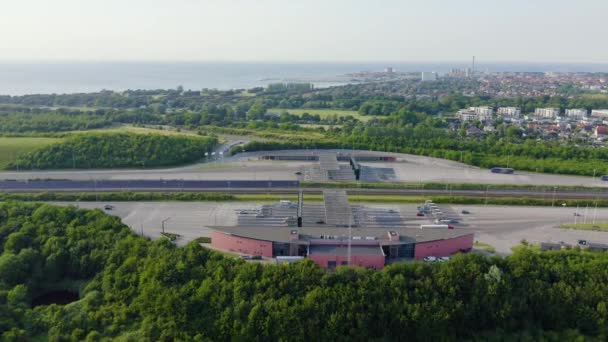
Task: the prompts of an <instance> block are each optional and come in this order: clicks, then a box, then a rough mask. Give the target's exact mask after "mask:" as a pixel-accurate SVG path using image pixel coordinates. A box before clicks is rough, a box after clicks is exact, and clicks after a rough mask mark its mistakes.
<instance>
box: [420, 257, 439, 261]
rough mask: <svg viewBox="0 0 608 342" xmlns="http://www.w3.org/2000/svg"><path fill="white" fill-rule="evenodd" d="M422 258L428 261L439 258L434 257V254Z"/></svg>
mask: <svg viewBox="0 0 608 342" xmlns="http://www.w3.org/2000/svg"><path fill="white" fill-rule="evenodd" d="M422 260H424V261H426V262H435V261H437V258H436V257H434V256H427V257H425V258H424V259H422Z"/></svg>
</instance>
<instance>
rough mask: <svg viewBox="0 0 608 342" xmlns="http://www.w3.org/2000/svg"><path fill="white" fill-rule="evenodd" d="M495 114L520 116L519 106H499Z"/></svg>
mask: <svg viewBox="0 0 608 342" xmlns="http://www.w3.org/2000/svg"><path fill="white" fill-rule="evenodd" d="M497 114H498V115H500V116H505V117H509V118H519V117H521V108H519V107H500V108H498V111H497Z"/></svg>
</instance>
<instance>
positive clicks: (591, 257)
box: [0, 202, 608, 341]
mask: <svg viewBox="0 0 608 342" xmlns="http://www.w3.org/2000/svg"><path fill="white" fill-rule="evenodd" d="M0 247H1V249H0V336H1V337H2V339H3V340H6V341H15V340H31V339H37V338H41V337H47V338H48V339H49V340H65V341H99V340H102V339H120V340H125V341H174V340H189V341H205V340H247V341H278V340H294V341H310V340H314V341H327V340H332V341H346V340H349V341H350V340H357V341H359V340H360V341H368V340H424V341H428V340H442V341H458V340H556V341H557V340H574V339H581V340H583V339H596V340H604V339H606V337H607V332H608V330H607V328H608V323H607V318H608V309H607V303H608V254H605V253H592V252H586V251H582V250H579V249H573V250H568V251H557V252H544V253H543V252H539V251H537V250H535V249H533V248H529V247H520V248H518V249H517V250H516V251H515V253H514V254H513V255H511V256H508V257H504V258H502V257H492V258H489V257H485V256H482V255H480V254H475V253H470V254H462V255H457V256H455V257H454V258H452V259H451V260H450V261H448V262H445V263H438V264H428V263H422V262H401V263H396V264H393V265H390V266H387V267H386V268H385V269H383V270H382V271H375V270H367V269H360V268H348V267H341V268H338V270H337V271H335V272H326V271H324V270H322V269H321V268H319V267H318V266H316V265H315V264H314V263H312V262H310V261H303V262H300V263H296V264H286V265H263V264H259V263H248V262H245V261H243V260H239V259H233V258H227V257H225V256H223V255H221V254H219V253H217V252H214V251H210V250H206V249H204V248H202V247H201V246H200V245H198V244H197V243H194V242H193V243H191V244H189V245H187V246H186V247H183V248H177V247H176V246H175V245H173V243H171V242H170V241H169V240H167V239H161V240H158V241H149V240H147V239H145V238H142V237H139V236H136V235H135V234H133V233H131V232H130V231H129V229H128V228H127V227H126V226H124V225H123V224H121V223H120V221H119V219H118V218H116V217H111V216H108V215H105V214H104V213H102V212H101V211H100V210H93V211H90V210H82V209H77V208H75V207H56V206H52V205H48V204H39V203H38V204H36V203H28V204H25V203H21V202H5V203H1V204H0ZM75 286H76V287H78V288H79V298H80V299H79V300H78V301H76V302H74V303H72V304H69V305H43V306H38V307H36V308H34V309H32V308H31V304H32V302H33V300H34V299H35V298H37V297H38V296H40V295H43V294H45V293H48V291H49V289H62V288H63V289H72V288H74V287H75Z"/></svg>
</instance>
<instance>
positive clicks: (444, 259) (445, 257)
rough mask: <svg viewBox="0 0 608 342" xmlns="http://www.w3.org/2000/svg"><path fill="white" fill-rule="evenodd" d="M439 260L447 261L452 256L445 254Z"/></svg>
mask: <svg viewBox="0 0 608 342" xmlns="http://www.w3.org/2000/svg"><path fill="white" fill-rule="evenodd" d="M437 260H438V261H440V262H445V261H448V260H450V257H449V256H443V257H439V258H438V259H437Z"/></svg>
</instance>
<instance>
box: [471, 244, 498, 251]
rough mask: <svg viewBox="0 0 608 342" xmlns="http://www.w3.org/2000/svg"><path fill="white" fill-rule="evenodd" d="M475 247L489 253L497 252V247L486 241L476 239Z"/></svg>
mask: <svg viewBox="0 0 608 342" xmlns="http://www.w3.org/2000/svg"><path fill="white" fill-rule="evenodd" d="M473 247H475V248H477V249H482V250H484V251H486V252H488V253H496V248H494V247H493V246H492V245H490V244H487V243H485V242H479V241H475V243H473Z"/></svg>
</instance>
